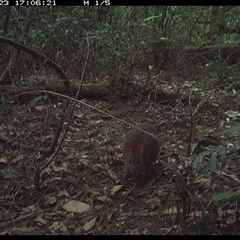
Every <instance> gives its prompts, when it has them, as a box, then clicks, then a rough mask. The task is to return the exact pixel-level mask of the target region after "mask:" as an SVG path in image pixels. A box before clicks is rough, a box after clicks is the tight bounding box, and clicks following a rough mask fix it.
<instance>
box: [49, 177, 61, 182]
mask: <svg viewBox="0 0 240 240" xmlns="http://www.w3.org/2000/svg"><path fill="white" fill-rule="evenodd" d="M61 179H62V178H61V177H55V178H52V179H51V180H50V181H49V183H51V182H54V181H57V182H58V181H60V180H61Z"/></svg>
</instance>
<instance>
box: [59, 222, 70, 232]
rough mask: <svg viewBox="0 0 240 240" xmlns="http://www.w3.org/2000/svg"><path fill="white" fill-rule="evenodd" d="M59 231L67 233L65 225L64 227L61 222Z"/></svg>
mask: <svg viewBox="0 0 240 240" xmlns="http://www.w3.org/2000/svg"><path fill="white" fill-rule="evenodd" d="M59 230H60V231H61V232H67V231H68V229H67V227H66V225H65V224H64V223H63V222H61V223H60V224H59Z"/></svg>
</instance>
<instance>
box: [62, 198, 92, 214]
mask: <svg viewBox="0 0 240 240" xmlns="http://www.w3.org/2000/svg"><path fill="white" fill-rule="evenodd" d="M62 207H63V208H64V209H65V210H66V211H68V212H75V213H83V212H86V211H89V210H90V208H91V207H90V205H88V204H86V203H83V202H80V201H77V200H71V201H69V202H67V203H66V204H64V205H63V206H62Z"/></svg>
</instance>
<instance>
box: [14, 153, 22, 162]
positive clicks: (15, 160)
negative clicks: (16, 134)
mask: <svg viewBox="0 0 240 240" xmlns="http://www.w3.org/2000/svg"><path fill="white" fill-rule="evenodd" d="M22 159H24V156H23V154H20V155H18V156H17V157H16V158H14V159H13V163H16V162H18V161H20V160H22Z"/></svg>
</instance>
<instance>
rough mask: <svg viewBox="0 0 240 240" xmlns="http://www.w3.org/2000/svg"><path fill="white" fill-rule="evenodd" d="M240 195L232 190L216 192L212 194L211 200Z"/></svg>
mask: <svg viewBox="0 0 240 240" xmlns="http://www.w3.org/2000/svg"><path fill="white" fill-rule="evenodd" d="M238 195H240V193H239V192H232V191H226V192H223V193H218V194H217V195H215V196H214V198H213V201H220V200H223V199H229V198H231V197H234V196H238Z"/></svg>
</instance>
